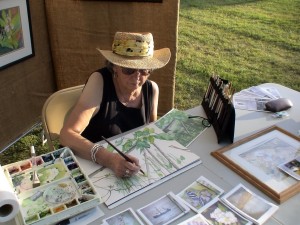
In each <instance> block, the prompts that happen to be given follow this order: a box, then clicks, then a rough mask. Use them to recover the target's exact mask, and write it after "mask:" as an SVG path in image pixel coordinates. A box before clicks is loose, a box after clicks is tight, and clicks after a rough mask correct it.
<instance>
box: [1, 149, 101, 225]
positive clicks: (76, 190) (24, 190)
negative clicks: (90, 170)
mask: <svg viewBox="0 0 300 225" xmlns="http://www.w3.org/2000/svg"><path fill="white" fill-rule="evenodd" d="M3 169H4V173H5V174H6V176H7V179H8V180H9V182H10V184H11V186H12V188H13V190H14V192H15V193H16V195H17V197H18V199H19V203H20V213H19V215H18V220H19V222H21V223H23V224H24V225H29V224H34V225H46V224H55V223H57V222H59V221H61V220H64V219H67V218H70V217H72V216H74V215H76V214H79V213H80V212H83V211H86V210H88V209H91V208H93V207H95V206H97V205H99V204H100V202H101V201H100V197H98V195H97V193H96V191H95V188H94V187H93V184H92V183H91V182H90V181H89V179H88V177H87V175H85V174H84V172H83V171H82V169H81V168H80V165H79V163H78V161H77V159H76V157H75V156H74V154H73V152H72V151H71V150H70V149H69V148H61V149H58V150H56V151H54V152H50V153H48V154H44V155H40V156H37V157H36V166H35V167H34V166H33V164H32V159H27V160H23V161H19V162H16V163H12V164H8V165H6V166H4V167H3ZM34 170H35V171H36V172H37V175H38V178H39V180H40V185H39V186H38V187H34V186H33V182H32V175H33V171H34Z"/></svg>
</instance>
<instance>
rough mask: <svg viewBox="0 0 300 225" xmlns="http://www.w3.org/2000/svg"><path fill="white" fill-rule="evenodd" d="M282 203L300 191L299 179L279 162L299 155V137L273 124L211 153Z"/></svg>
mask: <svg viewBox="0 0 300 225" xmlns="http://www.w3.org/2000/svg"><path fill="white" fill-rule="evenodd" d="M211 154H212V155H213V156H214V157H216V158H217V159H218V160H220V161H221V162H222V163H224V164H225V165H227V166H228V167H230V168H232V169H233V170H234V171H235V172H236V173H238V174H240V175H241V176H242V177H243V178H245V179H246V180H248V181H249V182H251V183H252V184H253V185H255V186H257V187H258V188H260V189H261V191H263V192H265V193H266V194H267V195H269V196H270V197H271V198H273V199H274V200H275V201H276V202H278V203H281V202H283V201H285V200H287V199H288V198H290V197H291V196H293V195H295V194H297V193H298V192H299V191H300V183H299V182H297V180H296V179H294V178H292V177H291V176H288V175H287V174H286V173H285V172H283V171H281V170H280V169H279V168H278V167H277V166H278V165H280V164H282V163H284V162H287V161H290V160H292V159H295V158H297V157H299V156H300V138H299V137H297V136H295V135H293V134H291V133H289V132H287V131H286V130H283V129H281V128H279V127H276V126H272V127H269V128H266V129H265V130H262V131H260V132H258V133H256V134H253V135H251V136H250V137H247V138H244V139H242V140H240V141H237V142H235V143H233V144H232V145H229V146H226V147H223V148H221V149H219V150H217V151H214V152H212V153H211Z"/></svg>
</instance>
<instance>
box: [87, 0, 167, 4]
mask: <svg viewBox="0 0 300 225" xmlns="http://www.w3.org/2000/svg"><path fill="white" fill-rule="evenodd" d="M88 1H110V2H156V3H162V2H163V0H88Z"/></svg>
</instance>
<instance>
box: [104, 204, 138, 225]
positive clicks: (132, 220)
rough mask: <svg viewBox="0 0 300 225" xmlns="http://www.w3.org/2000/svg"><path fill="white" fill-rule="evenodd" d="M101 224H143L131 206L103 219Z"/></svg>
mask: <svg viewBox="0 0 300 225" xmlns="http://www.w3.org/2000/svg"><path fill="white" fill-rule="evenodd" d="M103 222H104V223H103V225H122V224H130V225H144V223H143V222H142V221H141V220H140V219H139V218H138V216H137V215H136V213H135V212H134V211H133V210H132V208H129V209H126V210H124V211H122V212H120V213H118V214H116V215H113V216H111V217H109V218H106V219H105V220H103Z"/></svg>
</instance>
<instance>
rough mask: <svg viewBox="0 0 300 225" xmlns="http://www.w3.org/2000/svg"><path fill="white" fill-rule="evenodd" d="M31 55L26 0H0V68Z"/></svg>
mask: <svg viewBox="0 0 300 225" xmlns="http://www.w3.org/2000/svg"><path fill="white" fill-rule="evenodd" d="M33 55H34V50H33V42H32V34H31V25H30V13H29V4H28V0H1V5H0V69H4V68H6V67H8V66H11V65H13V64H15V63H17V62H20V61H22V60H24V59H26V58H29V57H31V56H33Z"/></svg>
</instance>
